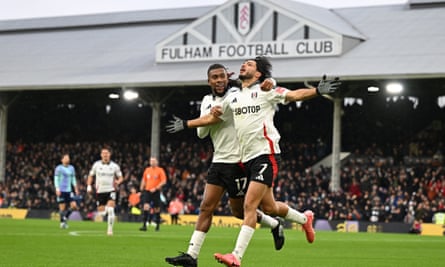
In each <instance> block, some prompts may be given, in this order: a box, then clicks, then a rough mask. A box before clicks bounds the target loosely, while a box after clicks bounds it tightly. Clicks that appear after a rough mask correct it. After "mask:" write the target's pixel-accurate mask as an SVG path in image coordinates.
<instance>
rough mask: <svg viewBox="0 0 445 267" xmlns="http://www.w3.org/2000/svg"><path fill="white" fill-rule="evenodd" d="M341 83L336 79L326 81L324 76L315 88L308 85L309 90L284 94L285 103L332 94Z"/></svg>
mask: <svg viewBox="0 0 445 267" xmlns="http://www.w3.org/2000/svg"><path fill="white" fill-rule="evenodd" d="M340 85H341V82H340V79H339V78H338V77H336V78H334V79H333V80H327V79H326V75H324V76H323V78H322V79H321V80H320V82H319V83H318V86H317V87H314V86H311V85H308V87H309V88H301V89H297V90H292V91H290V92H288V93H287V94H286V101H288V102H295V101H303V100H308V99H311V98H314V97H316V96H321V95H325V94H333V93H335V92H336V91H337V90H338V88H339V87H340Z"/></svg>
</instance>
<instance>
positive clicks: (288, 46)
mask: <svg viewBox="0 0 445 267" xmlns="http://www.w3.org/2000/svg"><path fill="white" fill-rule="evenodd" d="M340 46H341V45H340V44H339V43H338V42H335V41H334V40H328V39H322V40H301V41H293V42H280V43H279V42H268V43H249V44H215V45H184V46H167V47H162V48H161V49H160V51H159V53H160V54H159V55H158V62H174V61H188V60H193V61H199V60H214V59H219V60H230V59H234V58H237V57H255V56H257V55H265V56H272V57H274V58H279V57H313V56H332V55H338V54H339V48H340Z"/></svg>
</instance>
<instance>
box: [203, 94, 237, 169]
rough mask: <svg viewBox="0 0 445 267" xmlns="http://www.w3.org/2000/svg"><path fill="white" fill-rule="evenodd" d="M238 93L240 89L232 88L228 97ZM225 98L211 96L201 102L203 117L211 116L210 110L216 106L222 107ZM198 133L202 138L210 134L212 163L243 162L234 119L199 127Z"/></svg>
mask: <svg viewBox="0 0 445 267" xmlns="http://www.w3.org/2000/svg"><path fill="white" fill-rule="evenodd" d="M236 91H239V89H238V88H230V89H229V90H228V91H227V93H226V96H227V95H229V94H231V93H233V92H236ZM224 98H225V97H219V96H213V95H211V94H209V95H206V96H204V98H203V99H202V102H201V116H203V115H207V114H209V113H210V109H211V108H212V107H214V106H222V105H223V100H224ZM197 131H198V136H199V137H200V138H204V137H206V136H207V135H208V134H210V138H211V139H212V143H213V148H214V154H213V159H212V162H215V163H237V162H239V161H240V160H241V157H240V150H239V143H238V140H237V137H236V132H235V128H234V125H233V118H228V119H227V120H224V121H222V122H220V123H217V124H214V125H210V126H206V127H198V128H197Z"/></svg>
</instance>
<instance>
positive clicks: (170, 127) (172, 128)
mask: <svg viewBox="0 0 445 267" xmlns="http://www.w3.org/2000/svg"><path fill="white" fill-rule="evenodd" d="M186 128H187V121H186V120H183V119H181V118H178V117H176V116H175V115H173V120H171V121H169V124H167V126H165V129H166V130H167V132H169V133H177V132H179V131H182V130H184V129H186Z"/></svg>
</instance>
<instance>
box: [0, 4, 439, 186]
mask: <svg viewBox="0 0 445 267" xmlns="http://www.w3.org/2000/svg"><path fill="white" fill-rule="evenodd" d="M443 21H445V1H434V0H431V1H426V0H411V1H408V2H407V3H406V4H400V5H387V6H373V7H353V8H336V9H326V8H322V7H318V6H313V5H308V4H303V3H300V2H297V1H290V0H273V1H271V0H270V1H269V0H250V1H244V0H243V1H237V0H230V1H227V2H225V3H224V4H222V5H220V6H206V7H194V8H179V9H165V10H149V11H137V12H122V13H110V14H97V15H82V16H68V17H55V18H40V19H25V20H5V21H0V58H1V59H2V63H3V64H1V66H0V105H1V106H0V148H1V149H0V170H3V171H2V172H0V180H2V179H3V178H4V174H2V173H3V172H4V162H5V150H6V132H7V131H6V129H7V127H8V122H7V118H8V107H9V106H10V105H12V104H13V103H14V102H15V101H20V100H17V99H20V98H21V97H22V96H23V95H24V94H25V95H26V94H29V93H33V92H43V91H48V90H50V91H54V92H56V91H57V92H63V93H64V94H68V91H67V90H69V94H73V91H76V92H77V93H76V96H74V94H73V98H74V97H80V98H82V92H86V90H87V91H92V90H95V91H101V92H106V93H110V92H118V93H121V92H122V91H123V90H126V89H129V88H131V89H133V90H136V91H138V92H139V93H140V95H141V96H143V98H144V99H145V102H147V103H148V104H150V106H151V107H152V118H151V121H152V130H151V138H152V141H151V143H152V148H153V149H154V150H153V153H155V154H157V153H158V150H157V149H156V148H159V136H160V116H161V112H162V105H161V103H163V102H165V101H166V100H167V99H169V98H181V99H183V100H186V99H188V98H187V96H188V95H195V96H196V95H200V96H202V95H203V93H204V92H206V90H207V89H206V77H205V71H206V69H207V66H208V65H209V64H211V63H214V62H220V63H223V64H224V65H226V66H227V67H228V68H229V69H230V70H232V71H235V72H236V71H237V70H238V68H239V66H240V63H241V62H242V60H244V59H247V58H252V57H255V56H256V55H266V56H269V57H270V58H271V60H272V64H273V76H274V77H275V78H276V79H277V80H278V81H279V83H283V84H285V85H286V84H298V83H302V82H303V81H310V82H316V81H317V80H318V79H319V78H320V77H321V75H322V74H328V75H329V76H340V77H341V78H342V80H343V81H344V83H343V88H342V93H341V94H340V95H338V96H336V97H335V98H334V99H333V101H334V107H335V110H334V134H333V135H334V142H333V154H334V158H336V159H334V160H333V162H332V163H333V166H334V167H335V166H336V165H338V164H339V157H340V151H339V147H340V139H339V131H340V129H341V125H340V123H341V120H340V116H341V115H340V114H341V107H342V103H343V102H342V101H343V99H344V98H346V97H356V98H360V97H366V95H368V94H369V92H368V88H369V87H370V86H373V87H377V88H383V86H385V85H386V83H388V82H392V81H399V82H401V83H403V84H404V85H405V90H406V91H405V92H404V94H405V95H407V96H415V97H435V98H437V97H439V96H442V95H445V83H444V81H445V68H444V65H443V62H445V46H444V45H443V44H444V43H445V31H444V29H443V27H442V26H441V25H442V24H443ZM79 92H80V93H79ZM55 96H56V94H54V97H55ZM35 100H36V101H38V100H37V99H35ZM45 101H50V99H45ZM9 123H10V124H14V123H16V122H14V121H10V122H9ZM335 155H337V156H335ZM1 165H3V166H1ZM333 169H335V168H333Z"/></svg>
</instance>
